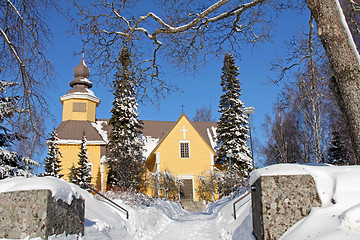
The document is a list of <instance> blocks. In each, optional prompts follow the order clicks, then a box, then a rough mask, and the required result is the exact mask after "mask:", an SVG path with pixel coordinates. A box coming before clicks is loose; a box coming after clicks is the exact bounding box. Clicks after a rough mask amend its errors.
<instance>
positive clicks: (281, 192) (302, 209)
mask: <svg viewBox="0 0 360 240" xmlns="http://www.w3.org/2000/svg"><path fill="white" fill-rule="evenodd" d="M251 198H252V215H253V229H254V235H255V237H256V238H257V239H258V240H263V239H264V240H275V239H279V238H280V237H281V236H282V235H283V234H284V233H285V232H286V231H287V229H289V228H290V227H291V226H293V225H294V224H295V223H296V222H298V221H299V220H301V219H302V218H304V217H306V216H307V215H308V214H309V213H310V211H311V208H312V207H319V206H321V201H320V198H319V195H318V193H317V190H316V186H315V181H314V179H313V178H312V176H310V175H280V176H261V177H260V178H259V179H258V180H256V181H255V182H254V184H253V185H252V192H251Z"/></svg>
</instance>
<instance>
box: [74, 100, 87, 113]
mask: <svg viewBox="0 0 360 240" xmlns="http://www.w3.org/2000/svg"><path fill="white" fill-rule="evenodd" d="M73 112H86V103H78V102H74V103H73Z"/></svg>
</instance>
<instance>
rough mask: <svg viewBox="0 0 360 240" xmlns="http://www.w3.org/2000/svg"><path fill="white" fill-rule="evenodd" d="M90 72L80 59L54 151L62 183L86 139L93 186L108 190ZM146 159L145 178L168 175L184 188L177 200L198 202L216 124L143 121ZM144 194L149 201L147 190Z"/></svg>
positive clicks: (210, 164)
mask: <svg viewBox="0 0 360 240" xmlns="http://www.w3.org/2000/svg"><path fill="white" fill-rule="evenodd" d="M89 76H90V71H89V68H88V67H87V66H86V64H85V62H84V59H83V58H82V59H81V62H80V63H79V65H77V66H76V67H75V69H74V77H75V78H74V80H72V81H71V82H70V87H71V89H70V90H69V91H68V92H67V93H66V94H65V95H63V96H61V97H60V101H61V103H62V106H63V114H62V122H61V124H60V125H59V127H58V128H57V130H56V131H57V133H58V136H59V142H58V147H59V150H60V152H61V153H62V158H61V161H62V169H63V170H62V172H61V173H62V174H64V176H65V178H66V180H68V175H69V172H70V168H71V167H72V166H73V165H76V164H77V161H78V154H79V151H80V143H81V139H82V136H83V135H84V134H85V135H86V138H87V149H88V150H87V152H88V157H89V161H90V164H91V175H92V183H93V184H94V186H95V187H96V188H97V189H98V190H101V191H105V190H106V181H107V175H106V173H107V168H106V144H107V142H108V138H107V137H108V134H109V131H108V130H109V126H108V120H104V119H96V108H97V107H98V106H99V104H100V99H99V98H98V97H96V96H95V94H94V93H93V92H92V91H91V90H90V88H91V87H92V83H91V82H90V81H89V79H88V78H89ZM142 122H143V135H144V139H145V147H144V156H145V158H146V162H145V166H146V168H147V171H148V172H156V171H162V172H165V171H166V172H170V173H172V174H173V175H174V176H175V177H176V178H178V179H181V180H182V181H183V183H184V185H183V186H182V190H181V194H180V193H179V195H180V198H181V199H188V200H194V201H198V200H199V196H198V194H197V189H198V181H197V177H198V175H199V174H202V173H203V172H204V171H206V170H212V169H213V168H214V165H215V157H216V153H215V150H214V148H215V145H216V127H217V123H216V122H192V121H190V120H189V118H188V117H187V116H186V115H185V114H182V115H181V116H180V117H179V119H177V121H147V120H143V121H142ZM146 193H147V194H150V195H153V194H154V193H153V192H152V191H150V190H148V191H146Z"/></svg>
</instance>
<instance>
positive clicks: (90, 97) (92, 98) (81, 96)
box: [60, 92, 101, 105]
mask: <svg viewBox="0 0 360 240" xmlns="http://www.w3.org/2000/svg"><path fill="white" fill-rule="evenodd" d="M68 99H88V100H90V101H93V102H95V103H96V104H97V105H99V104H100V101H101V99H100V98H98V97H96V96H94V95H92V94H90V93H79V92H76V93H70V94H65V95H64V96H61V97H60V101H61V102H63V101H65V100H68Z"/></svg>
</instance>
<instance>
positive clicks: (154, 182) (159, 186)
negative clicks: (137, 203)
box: [146, 171, 184, 201]
mask: <svg viewBox="0 0 360 240" xmlns="http://www.w3.org/2000/svg"><path fill="white" fill-rule="evenodd" d="M146 183H147V185H148V186H149V187H150V188H151V189H152V191H153V192H154V193H155V194H156V195H157V196H158V197H164V198H167V199H170V200H173V201H176V200H178V199H179V192H180V188H181V187H182V186H183V185H184V183H183V181H182V180H181V179H177V178H175V177H174V175H173V174H172V173H169V172H161V171H159V172H150V173H149V174H148V179H147V180H146Z"/></svg>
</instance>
